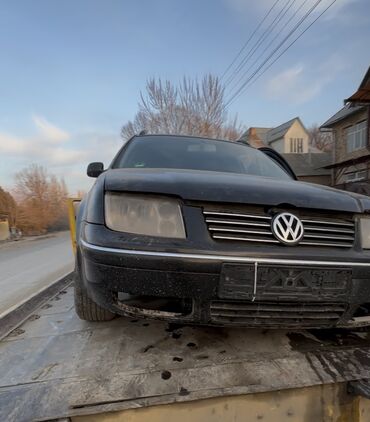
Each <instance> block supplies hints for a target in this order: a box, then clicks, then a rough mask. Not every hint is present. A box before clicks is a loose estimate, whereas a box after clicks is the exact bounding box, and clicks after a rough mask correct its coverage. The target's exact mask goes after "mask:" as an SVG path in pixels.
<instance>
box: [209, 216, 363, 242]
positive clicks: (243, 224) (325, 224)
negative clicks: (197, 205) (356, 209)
mask: <svg viewBox="0 0 370 422" xmlns="http://www.w3.org/2000/svg"><path fill="white" fill-rule="evenodd" d="M203 214H204V217H205V221H206V223H207V227H208V231H209V233H210V234H211V236H212V238H213V239H216V240H233V241H243V242H258V243H268V244H280V242H279V241H278V240H277V239H276V238H275V237H274V235H273V233H272V231H271V221H272V217H271V216H269V215H266V214H262V213H261V214H254V213H238V212H221V211H210V210H203ZM301 221H302V223H303V227H304V236H303V239H302V240H301V241H300V242H299V245H306V246H332V247H342V248H351V247H352V246H353V243H354V239H355V223H354V221H353V220H350V219H348V220H339V219H334V218H321V217H320V218H316V217H312V218H303V217H302V218H301Z"/></svg>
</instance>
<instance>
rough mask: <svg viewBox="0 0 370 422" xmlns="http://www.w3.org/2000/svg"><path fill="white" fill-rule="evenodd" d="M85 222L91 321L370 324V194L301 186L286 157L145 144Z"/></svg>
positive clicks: (99, 195)
mask: <svg viewBox="0 0 370 422" xmlns="http://www.w3.org/2000/svg"><path fill="white" fill-rule="evenodd" d="M88 175H89V176H91V177H97V180H96V183H95V185H94V186H93V188H92V189H91V191H90V192H89V194H88V195H87V197H86V199H85V200H84V201H83V202H82V203H81V206H80V212H79V216H78V220H77V245H78V247H77V257H76V278H75V305H76V310H77V313H78V315H79V316H80V318H82V319H86V320H92V321H102V320H109V319H111V318H113V317H114V316H115V315H116V314H119V315H126V316H131V317H148V318H158V319H165V320H168V321H171V322H177V323H195V324H208V325H218V326H223V325H241V326H249V327H270V328H274V327H279V328H281V327H310V328H324V327H333V326H337V327H350V326H354V325H356V324H358V325H360V324H363V325H366V324H368V323H369V321H370V318H369V316H370V314H369V310H370V198H368V197H365V196H361V195H356V194H352V193H349V192H345V191H339V190H336V189H332V188H328V187H324V186H319V185H315V184H309V183H303V182H299V181H297V180H296V177H295V175H294V173H293V172H292V170H291V168H290V167H289V165H288V164H287V163H286V162H285V160H284V159H283V158H282V157H281V156H280V155H279V154H278V153H276V152H275V151H273V150H271V149H269V148H264V149H262V150H258V149H255V148H252V147H250V146H248V145H246V144H243V143H240V142H230V141H223V140H215V139H205V138H197V137H189V136H172V135H142V136H134V137H133V138H132V139H130V140H129V141H128V142H127V143H126V144H125V145H124V146H123V147H122V148H121V150H120V151H119V152H118V154H117V155H116V157H115V158H114V160H113V162H112V164H111V166H110V167H109V168H108V169H107V170H104V169H103V164H102V163H92V164H90V165H89V167H88Z"/></svg>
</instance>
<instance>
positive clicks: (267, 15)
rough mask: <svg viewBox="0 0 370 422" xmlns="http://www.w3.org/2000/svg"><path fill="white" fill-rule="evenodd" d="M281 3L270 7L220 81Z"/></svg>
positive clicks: (276, 2) (277, 1)
mask: <svg viewBox="0 0 370 422" xmlns="http://www.w3.org/2000/svg"><path fill="white" fill-rule="evenodd" d="M279 1H280V0H276V1H275V3H274V4H273V5H272V6H271V7H270V10H269V11H268V12H267V13H266V14H265V16H264V17H263V19H262V20H261V21H260V23H259V24H258V25H257V26H256V28H255V29H254V31H253V32H252V34H251V35H250V36H249V38H248V40H247V41H246V42H245V43H244V45H243V46H242V48H241V49H240V50H239V52H238V53H237V55H236V56H235V57H234V59H233V61H232V62H231V63H230V64H229V66H228V67H227V69H226V70H225V71H224V73H223V74H222V75H221V78H220V80H222V79H223V78H224V77H225V75H226V74H227V72H228V71H229V70H230V69H231V67H232V66H233V65H234V63H235V62H236V61H237V60H238V58H239V57H240V55H241V54H242V52H243V51H244V50H245V49H246V47H247V45H248V44H249V42H250V41H251V40H252V38H253V37H254V35H255V34H256V32H257V31H258V30H259V29H260V27H261V25H262V24H263V23H264V22H265V20H266V19H267V18H268V17H269V15H270V13H271V12H272V11H273V9H274V8H275V6H276V5H277V4H278V3H279Z"/></svg>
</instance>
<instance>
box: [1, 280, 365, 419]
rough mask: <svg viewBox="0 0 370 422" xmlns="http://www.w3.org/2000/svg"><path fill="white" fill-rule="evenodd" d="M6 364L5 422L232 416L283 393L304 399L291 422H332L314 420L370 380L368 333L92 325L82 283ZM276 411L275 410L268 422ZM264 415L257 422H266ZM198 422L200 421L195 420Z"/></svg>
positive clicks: (34, 318) (15, 343)
mask: <svg viewBox="0 0 370 422" xmlns="http://www.w3.org/2000/svg"><path fill="white" fill-rule="evenodd" d="M0 356H1V358H0V420H1V421H27V422H29V421H45V420H56V419H59V418H71V420H84V419H83V418H82V419H79V417H81V416H82V415H89V416H88V419H86V420H93V419H91V418H92V415H96V416H95V417H97V415H102V414H107V412H118V411H123V410H127V409H138V408H148V407H151V406H154V407H151V408H153V409H154V408H156V409H158V408H159V407H160V406H159V407H158V405H168V404H171V406H178V404H177V405H176V404H175V403H180V402H181V403H188V402H190V403H193V405H192V407H191V408H190V410H191V409H193V411H194V412H195V409H196V406H195V405H194V403H196V402H195V401H197V403H198V401H200V402H202V403H205V402H207V401H206V400H205V399H212V398H213V399H217V398H218V399H219V400H221V399H222V400H223V403H224V404H223V411H224V412H226V410H225V409H226V407H225V406H229V404H230V406H231V403H232V400H233V399H234V398H232V399H231V396H234V397H247V396H248V395H250V397H252V396H253V397H256V396H261V395H260V394H256V393H268V392H272V393H274V396H270V399H269V400H274V403H275V404H276V403H277V401H279V400H282V396H281V392H282V391H288V392H290V393H292V392H294V394H293V396H294V397H295V399H294V400H293V402H292V403H293V404H290V405H289V406H290V408H291V409H293V410H291V412H293V413H292V415H291V416H292V418H291V419H289V420H297V421H298V420H303V419H299V418H298V419H295V418H294V417H293V416H294V415H296V416H297V415H299V414H300V413H299V412H303V413H304V412H306V413H304V414H305V415H306V417H307V419H304V420H307V421H311V420H324V419H317V418H316V419H315V417H316V416H315V413H314V412H323V410H322V406H324V405H325V403H326V405H329V404H330V406H333V409H334V408H336V407H338V406H339V405H338V403H337V402H338V400H339V401H341V402H342V403H344V402H345V403H347V402H348V403H349V402H350V401H351V400H353V398H350V396H348V395H347V383H348V382H351V381H359V380H365V381H364V382H365V389H366V380H367V379H368V378H370V337H369V334H368V333H366V332H350V331H340V330H332V331H331V330H326V331H296V332H287V331H281V330H256V329H243V328H212V327H195V326H171V325H168V324H166V323H164V322H161V321H149V320H136V319H128V318H117V319H115V320H113V321H110V322H105V323H88V322H85V321H81V320H79V319H78V317H77V315H76V314H75V311H74V307H73V286H72V284H71V285H69V286H67V287H66V288H64V289H63V290H62V291H61V292H59V293H58V294H57V295H56V296H54V297H53V298H51V299H50V300H49V301H48V302H46V303H44V304H43V305H42V306H41V307H40V308H39V309H38V310H37V311H36V312H35V313H34V314H33V315H31V316H30V317H29V318H28V319H27V320H26V321H25V322H24V323H23V324H21V325H20V326H19V327H17V328H16V329H15V330H14V331H12V332H11V333H10V334H9V335H8V336H7V337H5V338H4V339H3V340H2V341H1V342H0ZM354 385H355V384H354ZM323 386H326V387H327V388H330V392H329V393H328V390H327V389H326V390H324V389H323ZM307 387H320V388H321V393H320V394H321V396H318V397H316V399H317V405H315V406H313V407H312V406H309V404H307V403H306V404H302V403H300V401H299V397H300V393H299V391H304V390H302V389H305V388H307ZM278 391H279V392H280V393H279V394H276V392H278ZM324 391H326V393H325V394H326V396H325V394H324ZM315 394H316V393H315ZM246 395H247V396H246ZM365 395H366V394H365ZM293 396H292V397H293ZM324 396H325V397H326V398H325V400H326V402H325V400H324V399H323V397H324ZM271 397H274V398H273V399H271ZM279 397H280V399H279ZM306 397H311V396H310V395H307V394H306ZM227 398H229V401H227ZM230 400H231V401H230ZM266 400H267V399H266ZM310 400H311V398H310ZM320 400H321V404H319V402H320ZM323 400H324V401H323ZM343 400H344V401H343ZM259 401H261V399H259ZM306 401H307V400H306ZM329 402H330V403H329ZM228 403H229V404H228ZM294 403H295V405H294ZM364 403H365V404H364ZM368 403H369V400H365V402H362V411H363V413H362V414H363V415H367V417H368V418H369V419H361V420H364V421H365V420H370V405H369V404H368ZM212 406H213V407H212V408H213V409H215V408H216V407H215V404H214V403H213V404H212ZM289 406H288V407H289ZM294 406H295V407H294ZM267 407H268V406H267ZM275 407H276V406H275ZM310 407H311V409H310ZM339 407H340V406H339ZM339 407H338V408H339ZM227 408H228V407H227ZM249 409H251V412H252V413H253V411H252V409H254V408H253V407H249ZM271 409H272V407H271V406H270V410H268V409H267V408H266V409H265V418H264V419H263V420H264V421H266V420H270V419H268V417H267V416H268V412H270V413H271V412H272V410H271ZM287 409H288V408H287ZM315 409H316V410H315ZM320 409H321V410H320ZM286 411H287V412H289V409H288V410H286ZM341 411H342V410H341ZM210 412H211V411H210ZM256 412H257V410H256ZM258 412H259V413H258ZM258 412H257V413H258V414H261V411H258ZM307 412H308V413H307ZM310 412H311V413H312V412H313V413H312V418H309V417H308V416H309V415H311V413H310ZM366 412H367V413H366ZM257 413H256V415H254V416H255V418H253V419H250V420H258V417H257V416H258V414H257ZM303 413H302V414H303ZM180 414H181V412H180V413H179V418H180V419H179V420H182V419H181V417H180ZM271 415H273V419H271V420H274V421H276V420H285V419H283V418H282V419H279V418H278V417H277V415H276V413H275V414H273V413H271ZM274 415H275V416H274ZM307 415H308V416H307ZM251 417H252V416H251ZM285 417H286V414H285ZM297 417H298V416H297ZM94 420H100V419H94ZM109 420H111V419H109ZM112 420H113V419H112ZM117 420H118V419H117ZM120 420H126V419H120ZM130 420H131V419H130ZM132 420H134V419H132ZM136 420H139V419H135V421H136ZM142 420H146V419H142ZM158 420H161V419H158ZM183 420H186V419H183ZM192 420H193V421H194V420H198V419H196V417H195V414H194V415H193V416H192ZM220 420H222V419H220ZM225 420H226V419H225ZM235 420H239V419H235ZM243 420H246V419H243ZM248 420H249V419H248ZM328 420H331V419H328ZM343 420H355V419H343ZM358 420H360V419H358Z"/></svg>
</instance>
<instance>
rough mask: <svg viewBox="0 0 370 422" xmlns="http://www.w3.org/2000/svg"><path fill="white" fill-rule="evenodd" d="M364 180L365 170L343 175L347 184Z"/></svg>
mask: <svg viewBox="0 0 370 422" xmlns="http://www.w3.org/2000/svg"><path fill="white" fill-rule="evenodd" d="M365 179H366V170H361V171H353V172H352V173H347V174H345V181H346V182H347V183H348V182H358V181H360V180H365Z"/></svg>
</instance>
